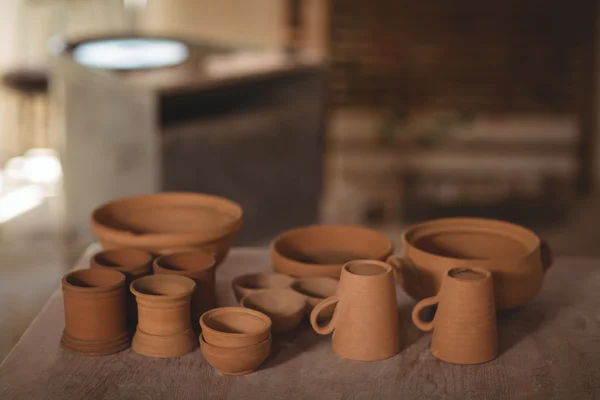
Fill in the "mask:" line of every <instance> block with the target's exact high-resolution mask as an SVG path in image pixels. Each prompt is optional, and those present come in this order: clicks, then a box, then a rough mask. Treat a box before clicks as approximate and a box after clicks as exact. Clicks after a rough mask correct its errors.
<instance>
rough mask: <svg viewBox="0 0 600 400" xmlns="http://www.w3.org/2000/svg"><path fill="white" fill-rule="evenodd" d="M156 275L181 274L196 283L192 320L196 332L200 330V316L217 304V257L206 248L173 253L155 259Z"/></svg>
mask: <svg viewBox="0 0 600 400" xmlns="http://www.w3.org/2000/svg"><path fill="white" fill-rule="evenodd" d="M154 273H155V274H156V275H181V276H187V277H188V278H191V279H192V280H193V281H194V282H195V283H196V290H194V294H193V295H192V302H191V307H192V309H191V314H190V316H191V322H192V328H194V330H195V331H196V332H199V331H200V316H201V315H202V314H203V313H205V312H206V311H208V310H210V309H212V308H214V307H215V305H216V295H215V258H214V257H213V256H212V254H210V253H207V252H206V251H204V250H193V251H188V252H182V253H173V254H169V255H164V256H160V257H158V258H157V259H156V260H154Z"/></svg>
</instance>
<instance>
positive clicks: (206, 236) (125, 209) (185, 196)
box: [91, 193, 242, 264]
mask: <svg viewBox="0 0 600 400" xmlns="http://www.w3.org/2000/svg"><path fill="white" fill-rule="evenodd" d="M241 226H242V208H241V207H240V206H239V205H238V204H236V203H234V202H232V201H230V200H227V199H225V198H222V197H217V196H211V195H206V194H198V193H157V194H149V195H141V196H133V197H127V198H123V199H120V200H116V201H112V202H110V203H107V204H105V205H103V206H101V207H99V208H97V209H96V210H95V211H94V212H93V213H92V217H91V230H92V233H93V234H94V235H95V236H96V237H97V238H98V240H99V241H100V244H101V245H102V247H103V248H104V249H112V248H115V247H132V248H137V249H140V250H145V251H148V252H150V253H153V254H169V253H173V252H176V251H180V250H187V249H193V248H202V249H204V250H208V251H209V252H211V253H212V254H214V255H215V258H216V260H217V264H218V263H220V262H221V261H222V260H223V259H224V258H225V256H226V255H227V252H228V251H229V248H230V247H231V243H232V241H233V238H234V236H235V234H236V233H237V231H238V230H239V229H240V228H241Z"/></svg>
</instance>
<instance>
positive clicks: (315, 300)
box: [292, 276, 339, 319]
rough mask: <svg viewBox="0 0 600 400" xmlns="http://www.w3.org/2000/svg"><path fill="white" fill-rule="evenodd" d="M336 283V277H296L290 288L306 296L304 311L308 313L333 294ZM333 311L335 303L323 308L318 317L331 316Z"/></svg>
mask: <svg viewBox="0 0 600 400" xmlns="http://www.w3.org/2000/svg"><path fill="white" fill-rule="evenodd" d="M338 284H339V281H338V280H337V279H333V278H327V277H324V276H316V277H312V278H299V279H297V280H296V281H294V283H293V284H292V289H293V290H294V291H296V292H297V293H299V294H301V295H303V296H304V297H305V298H306V306H307V307H306V311H307V312H308V313H310V312H311V311H312V310H313V308H315V306H316V305H317V304H319V303H320V302H321V301H323V300H325V299H326V298H327V297H330V296H333V295H334V294H335V292H336V290H337V288H338ZM334 311H335V305H331V306H329V307H326V308H324V309H323V310H322V311H321V312H320V313H319V319H327V318H331V316H332V315H333V312H334Z"/></svg>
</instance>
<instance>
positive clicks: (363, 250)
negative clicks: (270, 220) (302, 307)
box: [271, 225, 394, 279]
mask: <svg viewBox="0 0 600 400" xmlns="http://www.w3.org/2000/svg"><path fill="white" fill-rule="evenodd" d="M393 250H394V245H393V243H392V241H391V240H390V239H389V238H388V237H386V236H385V235H383V234H382V233H380V232H378V231H376V230H373V229H369V228H364V227H361V226H352V225H313V226H308V227H304V228H297V229H292V230H290V231H287V232H284V233H282V234H281V235H279V236H277V237H276V238H275V239H274V240H273V241H272V242H271V262H272V264H273V267H274V268H275V270H276V271H277V272H280V273H282V274H286V275H291V276H297V277H308V276H327V277H331V278H336V279H339V278H340V274H341V273H342V266H343V265H344V264H345V263H347V262H348V261H352V260H379V261H384V260H385V259H386V258H387V257H388V256H389V255H390V254H392V252H393Z"/></svg>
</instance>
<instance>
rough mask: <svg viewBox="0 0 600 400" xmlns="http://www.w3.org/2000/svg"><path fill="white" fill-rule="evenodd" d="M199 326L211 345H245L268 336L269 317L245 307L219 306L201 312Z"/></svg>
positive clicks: (252, 343) (257, 341)
mask: <svg viewBox="0 0 600 400" xmlns="http://www.w3.org/2000/svg"><path fill="white" fill-rule="evenodd" d="M200 326H201V327H202V335H203V336H204V339H205V340H206V341H207V342H208V343H210V344H211V345H213V346H217V347H246V346H252V345H254V344H257V343H260V342H262V341H263V340H265V339H266V338H267V337H268V336H269V331H270V330H271V319H270V318H269V317H268V316H267V315H265V314H263V313H261V312H259V311H255V310H250V309H247V308H242V307H221V308H215V309H212V310H210V311H207V312H205V313H204V314H202V317H200Z"/></svg>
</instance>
